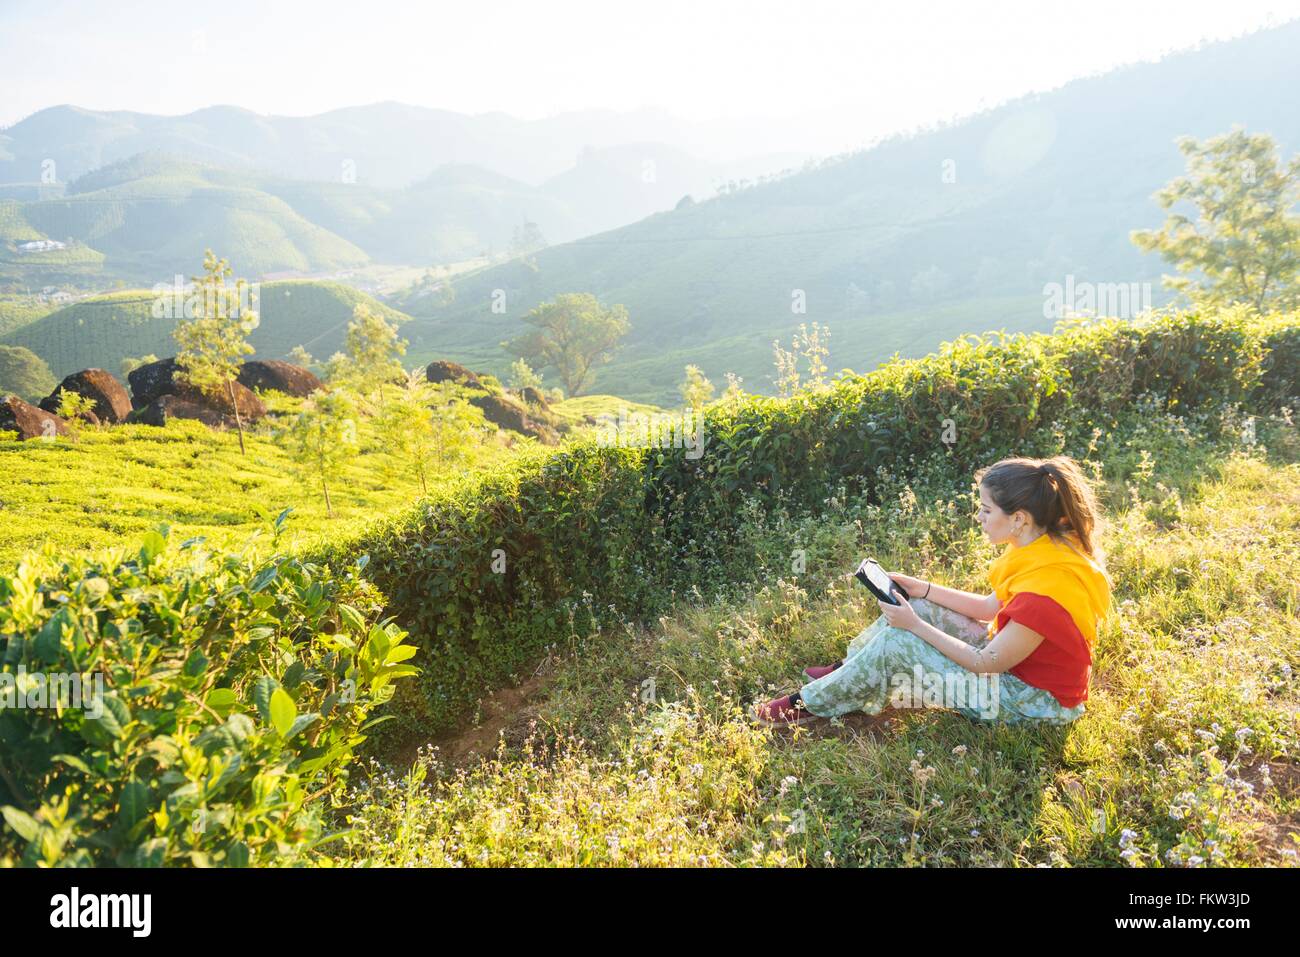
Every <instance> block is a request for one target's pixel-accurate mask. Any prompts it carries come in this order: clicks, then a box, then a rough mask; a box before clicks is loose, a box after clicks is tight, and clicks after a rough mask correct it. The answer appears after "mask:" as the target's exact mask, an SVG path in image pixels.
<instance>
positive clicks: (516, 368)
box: [509, 359, 542, 392]
mask: <svg viewBox="0 0 1300 957" xmlns="http://www.w3.org/2000/svg"><path fill="white" fill-rule="evenodd" d="M509 382H510V388H511V389H513V390H515V391H516V392H519V391H521V390H523V389H528V388H532V389H540V388H541V387H542V377H541V376H540V375H538V374H537V373H536V372H534V371H533V367H532V366H530V365H529V364H528V362H527V361H526V360H524V359H516V360H515V361H514V362H512V363H510V379H509Z"/></svg>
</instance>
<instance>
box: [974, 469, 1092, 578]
mask: <svg viewBox="0 0 1300 957" xmlns="http://www.w3.org/2000/svg"><path fill="white" fill-rule="evenodd" d="M975 480H976V481H977V482H979V484H980V485H982V486H984V487H985V488H986V489H988V492H989V497H990V498H992V499H993V501H994V502H996V503H997V506H998V508H1000V509H1002V511H1004V512H1006V513H1007V514H1011V513H1012V512H1018V511H1020V510H1021V509H1024V510H1025V511H1026V512H1028V513H1029V515H1030V517H1032V518H1033V520H1034V523H1035V524H1036V525H1039V526H1041V527H1043V528H1045V529H1047V534H1048V535H1051V536H1052V538H1053V539H1056V540H1057V541H1061V540H1062V539H1063V538H1064V534H1065V533H1066V532H1073V533H1074V534H1075V536H1077V537H1078V539H1079V544H1080V545H1082V546H1083V551H1084V554H1085V555H1087V556H1088V557H1089V558H1094V559H1096V558H1100V554H1099V551H1098V548H1097V545H1096V541H1095V535H1096V533H1097V532H1098V524H1099V516H1100V511H1099V509H1098V507H1097V499H1096V496H1094V495H1093V492H1092V487H1091V486H1089V484H1088V480H1087V479H1086V478H1085V477H1084V475H1083V471H1082V470H1081V469H1080V468H1079V466H1078V464H1077V463H1076V462H1075V461H1074V459H1072V458H1070V457H1069V456H1067V455H1056V456H1053V457H1052V458H1050V459H1028V458H1014V459H1003V460H1002V461H1001V462H998V463H997V464H995V465H991V466H989V467H988V468H986V469H982V470H980V471H979V472H978V473H976V475H975Z"/></svg>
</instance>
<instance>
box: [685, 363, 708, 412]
mask: <svg viewBox="0 0 1300 957" xmlns="http://www.w3.org/2000/svg"><path fill="white" fill-rule="evenodd" d="M677 388H678V391H679V392H681V394H682V401H684V402H685V403H686V406H687V408H689V409H692V410H694V411H696V412H698V411H699V410H700V409H702V408H704V404H705V403H706V402H708V401H709V400H710V399H712V398H713V383H712V382H710V381H709V380H708V379H706V378H705V377H704V373H703V372H701V371H700V367H699V366H695V365H688V366H687V367H686V378H685V379H684V380H683V381H682V384H681V385H679V386H678V387H677Z"/></svg>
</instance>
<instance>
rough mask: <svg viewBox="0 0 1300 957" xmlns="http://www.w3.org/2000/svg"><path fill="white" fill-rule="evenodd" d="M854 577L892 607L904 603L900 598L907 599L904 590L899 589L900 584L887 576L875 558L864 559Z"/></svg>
mask: <svg viewBox="0 0 1300 957" xmlns="http://www.w3.org/2000/svg"><path fill="white" fill-rule="evenodd" d="M853 576H854V577H855V578H856V579H857V580H858V581H860V582H862V584H864V585H866V586H867V590H868V591H870V592H871V594H873V595H875V596H876V597H877V598H878V599H880V600H881V601H883V602H888V603H889V604H891V605H900V604H902V602H900V601H899V600H898V598H906V597H907V595H906V593H905V592H904V591H903V589H901V588H899V587H898V582H896V581H894V580H893V579H892V578H890V577H889V576H888V575H887V574H885V570H884V569H883V568H881V567H880V562H878V561H876V560H875V559H874V558H864V559H863V560H862V564H861V565H859V566H858V570H857V571H855V572H854V573H853ZM896 594H897V595H898V598H895V597H894V596H895V595H896Z"/></svg>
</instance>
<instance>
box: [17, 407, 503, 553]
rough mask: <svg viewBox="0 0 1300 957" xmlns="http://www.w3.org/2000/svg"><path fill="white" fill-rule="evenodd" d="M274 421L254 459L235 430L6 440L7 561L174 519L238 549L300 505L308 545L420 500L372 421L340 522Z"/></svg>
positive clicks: (344, 485) (145, 429) (263, 428)
mask: <svg viewBox="0 0 1300 957" xmlns="http://www.w3.org/2000/svg"><path fill="white" fill-rule="evenodd" d="M289 404H292V403H289ZM269 428H270V426H269V425H266V424H264V423H259V428H258V429H257V430H254V431H253V432H252V433H251V434H250V435H249V438H248V454H247V455H246V456H241V455H240V454H239V440H238V437H237V436H236V435H235V433H234V432H221V431H215V430H210V429H208V428H207V427H206V426H202V425H199V424H198V423H190V422H180V423H173V424H170V425H168V427H167V428H165V429H158V428H154V427H152V426H145V425H121V426H114V427H112V428H111V429H104V430H95V429H86V430H84V431H83V432H82V434H81V437H80V438H79V439H77V440H76V441H69V440H66V439H61V440H59V441H57V442H48V443H47V442H42V441H39V440H34V441H30V442H2V441H0V562H3V563H5V564H10V563H12V562H14V561H16V560H17V559H18V558H19V557H21V555H22V554H23V553H24V552H26V551H29V550H32V549H35V548H39V547H40V546H41V545H43V544H46V543H49V544H53V545H54V546H56V547H58V548H60V549H78V548H90V547H95V548H102V547H108V546H111V545H117V544H120V543H121V542H122V541H124V540H125V541H128V542H130V541H134V540H137V539H138V538H139V536H140V534H141V533H143V532H144V531H146V530H148V529H151V528H154V527H156V526H157V525H159V524H160V523H163V522H168V523H170V524H171V525H172V527H173V530H174V531H175V532H176V533H177V534H179V535H181V537H182V538H184V537H189V536H194V535H205V536H207V537H208V540H209V541H210V542H212V543H214V544H221V545H226V546H231V547H237V546H239V545H241V544H242V543H243V542H244V541H246V540H247V538H248V537H249V535H251V534H252V533H253V532H254V531H255V530H256V529H258V528H259V527H260V526H261V524H262V522H261V519H259V517H258V512H259V511H260V512H262V513H265V514H269V517H271V518H274V517H275V516H276V514H278V513H279V512H280V511H281V510H282V509H284V508H286V507H290V506H292V507H293V509H294V517H293V519H292V520H291V521H290V523H289V525H288V528H287V534H288V536H289V539H288V543H287V544H288V545H289V546H290V547H294V546H297V545H304V546H305V545H310V544H311V543H312V542H314V541H317V540H319V538H320V537H321V536H326V535H330V536H332V535H338V534H345V533H347V532H348V531H349V530H350V529H353V528H354V527H355V526H358V525H363V524H368V523H371V522H373V521H374V520H375V518H376V516H378V515H382V514H384V513H385V512H391V511H395V510H397V509H399V508H402V507H405V506H409V505H410V504H411V503H412V502H413V501H415V500H416V499H418V498H419V497H420V488H419V483H418V481H417V480H416V479H414V478H413V477H408V475H406V474H405V473H403V472H402V471H400V469H398V468H397V466H396V464H395V463H394V462H393V461H392V459H391V457H390V456H388V455H386V454H383V453H381V452H378V451H376V450H374V449H373V446H372V445H371V441H372V438H373V434H372V428H371V425H370V423H369V421H368V420H363V421H362V425H361V431H360V435H359V439H360V441H361V443H362V448H363V452H364V454H363V455H362V456H361V457H359V458H356V459H354V460H353V461H352V463H351V464H350V465H348V466H347V467H346V469H345V471H344V474H343V477H342V480H341V481H339V482H337V483H335V484H333V485H331V489H330V495H331V497H332V498H333V503H334V511H335V517H334V518H333V519H331V518H329V517H328V516H327V515H326V511H325V503H324V500H323V498H322V496H321V492H320V486H319V484H318V483H317V482H316V481H315V480H314V479H312V478H303V477H301V476H300V475H299V473H298V472H297V471H296V470H295V468H294V464H293V462H292V461H291V459H290V458H289V456H288V455H287V454H286V453H285V451H284V450H283V449H281V448H280V447H279V446H278V445H277V444H276V443H275V442H274V441H273V440H272V439H271V438H270V436H269V434H268V432H269ZM508 441H509V439H508V437H507V436H506V435H505V434H504V433H500V434H498V435H497V437H495V438H493V439H491V440H490V441H489V442H487V443H486V444H485V445H484V446H483V447H482V448H480V449H479V451H478V452H477V453H476V454H477V458H476V459H475V464H476V465H479V466H486V465H490V464H491V463H493V462H497V461H500V460H502V459H503V458H504V457H505V456H507V455H509V454H511V453H510V452H509V451H508V449H507V447H506V443H507V442H508ZM389 469H395V470H396V471H393V472H390V471H389ZM444 480H445V481H447V482H452V481H456V480H457V478H456V475H454V474H449V475H448V476H446V477H445V479H444ZM436 484H437V483H431V488H430V490H431V491H433V486H434V485H436Z"/></svg>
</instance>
